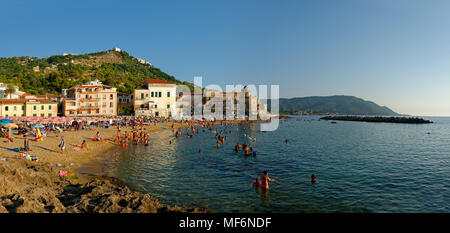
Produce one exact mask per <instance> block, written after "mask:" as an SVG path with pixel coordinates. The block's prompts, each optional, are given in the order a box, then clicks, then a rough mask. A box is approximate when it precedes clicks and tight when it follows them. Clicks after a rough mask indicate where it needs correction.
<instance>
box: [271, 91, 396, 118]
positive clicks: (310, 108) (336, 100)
mask: <svg viewBox="0 0 450 233" xmlns="http://www.w3.org/2000/svg"><path fill="white" fill-rule="evenodd" d="M269 102H270V101H269ZM279 106H280V113H284V114H296V113H297V112H299V111H307V112H311V113H317V114H319V113H326V114H345V115H386V116H395V115H399V114H398V113H396V112H394V111H392V110H391V109H389V108H388V107H385V106H379V105H377V104H375V103H374V102H371V101H366V100H363V99H360V98H357V97H354V96H343V95H336V96H312V97H303V98H291V99H280V102H279Z"/></svg>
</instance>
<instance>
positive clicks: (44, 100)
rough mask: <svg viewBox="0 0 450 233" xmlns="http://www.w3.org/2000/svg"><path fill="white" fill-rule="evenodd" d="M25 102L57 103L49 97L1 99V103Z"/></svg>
mask: <svg viewBox="0 0 450 233" xmlns="http://www.w3.org/2000/svg"><path fill="white" fill-rule="evenodd" d="M24 103H30V104H31V103H42V104H50V103H54V104H56V102H53V101H51V100H47V99H0V104H24Z"/></svg>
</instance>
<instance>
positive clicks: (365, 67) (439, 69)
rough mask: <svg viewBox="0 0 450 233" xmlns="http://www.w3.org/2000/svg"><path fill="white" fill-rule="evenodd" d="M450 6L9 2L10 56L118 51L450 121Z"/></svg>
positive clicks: (6, 33) (178, 68) (219, 77)
mask: <svg viewBox="0 0 450 233" xmlns="http://www.w3.org/2000/svg"><path fill="white" fill-rule="evenodd" d="M448 12H450V1H440V0H433V1H425V0H423V1H414V0H410V1H406V0H394V1H392V0H389V1H387V0H376V1H375V0H373V1H368V0H354V1H349V0H339V1H338V0H335V1H325V0H322V1H301V0H293V1H287V0H282V1H263V0H258V1H255V0H246V1H229V0H228V1H218V0H217V1H206V0H205V1H197V0H192V1H181V0H180V1H170V0H169V1H95V2H94V1H20V0H18V1H3V0H2V1H0V29H1V32H2V33H1V34H0V57H11V56H25V55H28V56H36V57H46V56H50V55H55V54H62V53H64V52H69V53H78V54H81V53H90V52H96V51H103V50H107V49H110V48H112V47H115V46H117V47H120V48H122V49H123V50H125V51H127V52H129V53H130V54H131V55H133V56H136V57H140V58H143V59H145V60H148V61H150V62H151V63H152V64H154V65H155V66H157V67H159V68H161V69H162V70H163V71H165V72H167V73H169V74H171V75H174V76H175V77H176V78H177V79H179V80H185V81H191V82H192V81H193V77H194V76H202V77H203V79H204V83H206V84H218V85H222V86H223V87H225V85H226V84H241V83H242V84H279V85H280V95H281V97H297V96H298V97H302V96H311V95H319V96H324V95H335V94H344V95H355V96H358V97H361V98H363V99H367V100H372V101H374V102H376V103H378V104H380V105H386V106H388V107H390V108H391V109H393V110H394V111H397V112H400V113H406V114H412V115H444V116H450V102H449V100H450V14H448Z"/></svg>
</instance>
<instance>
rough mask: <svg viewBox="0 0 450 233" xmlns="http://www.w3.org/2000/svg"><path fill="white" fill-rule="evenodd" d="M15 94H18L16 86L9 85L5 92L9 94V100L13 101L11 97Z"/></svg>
mask: <svg viewBox="0 0 450 233" xmlns="http://www.w3.org/2000/svg"><path fill="white" fill-rule="evenodd" d="M15 92H16V88H15V87H14V85H12V84H8V87H7V88H6V90H5V94H7V95H8V96H9V98H10V99H11V95H12V94H14V93H15Z"/></svg>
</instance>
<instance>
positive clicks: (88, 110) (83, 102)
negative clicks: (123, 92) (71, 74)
mask: <svg viewBox="0 0 450 233" xmlns="http://www.w3.org/2000/svg"><path fill="white" fill-rule="evenodd" d="M63 114H64V116H95V115H109V116H116V115H117V89H116V88H114V87H112V86H108V85H104V84H102V83H101V82H100V81H98V80H95V81H91V82H88V83H85V84H82V85H79V86H75V87H72V88H70V89H68V90H67V91H66V98H65V99H64V101H63Z"/></svg>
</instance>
